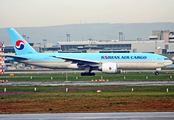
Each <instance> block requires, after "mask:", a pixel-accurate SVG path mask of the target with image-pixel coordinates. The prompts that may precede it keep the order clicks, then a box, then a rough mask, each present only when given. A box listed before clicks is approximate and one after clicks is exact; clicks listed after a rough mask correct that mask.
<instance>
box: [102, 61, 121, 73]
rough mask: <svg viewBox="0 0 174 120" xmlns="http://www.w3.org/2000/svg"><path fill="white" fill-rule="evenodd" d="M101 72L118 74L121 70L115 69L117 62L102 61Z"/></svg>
mask: <svg viewBox="0 0 174 120" xmlns="http://www.w3.org/2000/svg"><path fill="white" fill-rule="evenodd" d="M101 69H102V72H103V73H112V74H119V73H121V72H122V70H121V69H117V63H102V68H101Z"/></svg>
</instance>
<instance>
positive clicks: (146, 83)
mask: <svg viewBox="0 0 174 120" xmlns="http://www.w3.org/2000/svg"><path fill="white" fill-rule="evenodd" d="M93 85H94V86H100V85H127V86H154V85H155V86H161V85H163V86H164V85H166V86H172V85H174V81H109V82H91V81H48V82H33V81H20V82H18V81H15V82H12V81H9V82H8V83H0V86H93Z"/></svg>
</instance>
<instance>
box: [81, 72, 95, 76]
mask: <svg viewBox="0 0 174 120" xmlns="http://www.w3.org/2000/svg"><path fill="white" fill-rule="evenodd" d="M81 76H95V73H86V72H85V73H81Z"/></svg>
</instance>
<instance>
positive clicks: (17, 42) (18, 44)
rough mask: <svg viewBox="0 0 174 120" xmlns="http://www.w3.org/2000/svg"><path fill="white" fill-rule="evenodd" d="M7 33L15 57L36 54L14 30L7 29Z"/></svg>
mask: <svg viewBox="0 0 174 120" xmlns="http://www.w3.org/2000/svg"><path fill="white" fill-rule="evenodd" d="M7 31H8V34H9V36H10V39H11V42H12V44H13V47H14V49H15V52H16V54H17V55H22V54H34V53H37V52H36V51H35V50H34V49H33V48H32V47H31V46H30V45H29V44H28V42H27V41H25V40H24V39H23V38H22V37H21V36H20V34H19V33H18V32H17V31H16V30H15V29H14V28H7Z"/></svg>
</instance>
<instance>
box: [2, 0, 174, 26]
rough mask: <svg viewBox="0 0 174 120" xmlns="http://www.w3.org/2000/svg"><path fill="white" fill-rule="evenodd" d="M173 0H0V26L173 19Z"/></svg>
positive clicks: (167, 20)
mask: <svg viewBox="0 0 174 120" xmlns="http://www.w3.org/2000/svg"><path fill="white" fill-rule="evenodd" d="M173 5H174V0H0V28H5V27H37V26H53V25H64V24H79V23H81V24H84V23H152V22H174V13H173V12H174V7H173Z"/></svg>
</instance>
